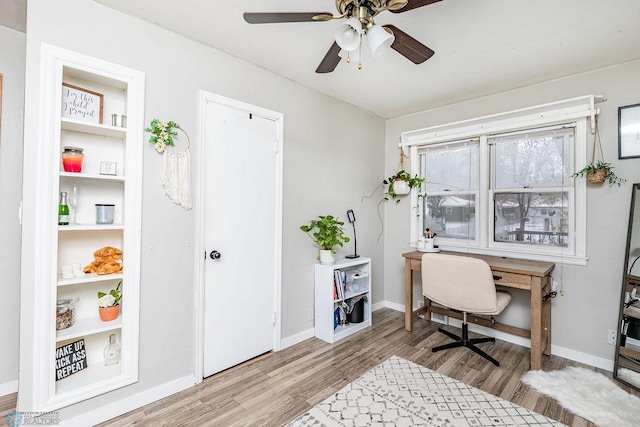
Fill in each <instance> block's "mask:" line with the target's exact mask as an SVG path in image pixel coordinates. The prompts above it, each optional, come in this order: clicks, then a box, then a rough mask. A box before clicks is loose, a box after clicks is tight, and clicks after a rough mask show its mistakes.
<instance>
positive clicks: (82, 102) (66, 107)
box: [62, 83, 104, 124]
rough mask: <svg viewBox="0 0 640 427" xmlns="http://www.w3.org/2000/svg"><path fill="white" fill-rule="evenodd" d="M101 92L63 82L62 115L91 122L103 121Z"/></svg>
mask: <svg viewBox="0 0 640 427" xmlns="http://www.w3.org/2000/svg"><path fill="white" fill-rule="evenodd" d="M103 98H104V96H103V95H102V94H101V93H98V92H94V91H92V90H89V89H83V88H81V87H78V86H74V85H71V84H69V83H62V117H67V118H69V119H75V120H81V121H84V122H91V123H98V124H100V123H102V102H103Z"/></svg>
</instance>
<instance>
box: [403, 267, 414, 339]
mask: <svg viewBox="0 0 640 427" xmlns="http://www.w3.org/2000/svg"><path fill="white" fill-rule="evenodd" d="M412 301H413V276H412V274H411V260H410V259H409V258H406V259H405V261H404V329H405V330H406V331H409V332H411V331H412V330H413V302H412Z"/></svg>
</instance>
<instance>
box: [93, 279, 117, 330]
mask: <svg viewBox="0 0 640 427" xmlns="http://www.w3.org/2000/svg"><path fill="white" fill-rule="evenodd" d="M121 299H122V280H121V281H120V282H119V283H118V286H116V287H115V289H111V290H110V291H109V293H108V294H106V293H104V292H98V312H99V313H100V319H102V321H103V322H109V321H111V320H113V319H115V318H116V317H118V314H119V313H120V300H121Z"/></svg>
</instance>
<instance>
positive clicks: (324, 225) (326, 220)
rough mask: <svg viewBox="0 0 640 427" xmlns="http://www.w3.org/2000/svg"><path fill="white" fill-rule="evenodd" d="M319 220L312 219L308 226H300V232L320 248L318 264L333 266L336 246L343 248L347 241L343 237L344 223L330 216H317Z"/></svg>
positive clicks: (346, 238)
mask: <svg viewBox="0 0 640 427" xmlns="http://www.w3.org/2000/svg"><path fill="white" fill-rule="evenodd" d="M319 218H320V219H319V220H317V219H312V220H311V222H310V223H309V224H308V225H302V226H300V230H302V231H304V232H305V233H307V235H308V236H309V237H311V240H313V241H314V243H315V244H317V245H318V246H319V247H320V263H321V264H333V263H335V262H336V259H335V257H334V256H333V255H334V254H335V253H336V251H335V249H334V248H335V247H336V246H343V244H344V243H347V242H348V241H349V238H348V237H347V236H345V235H344V230H343V229H342V226H343V225H344V222H342V221H338V218H334V217H332V216H331V215H325V216H322V215H320V216H319Z"/></svg>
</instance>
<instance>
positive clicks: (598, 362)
mask: <svg viewBox="0 0 640 427" xmlns="http://www.w3.org/2000/svg"><path fill="white" fill-rule="evenodd" d="M551 354H553V355H554V356H560V357H564V358H565V359H569V360H573V361H575V362H580V363H584V364H586V365H589V366H593V367H596V368H600V369H604V370H606V371H609V372H613V360H609V359H605V358H604V357H598V356H593V355H591V354H587V353H582V352H580V351H576V350H571V349H570V348H566V347H559V346H557V345H552V346H551Z"/></svg>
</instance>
